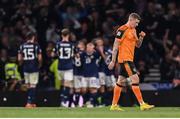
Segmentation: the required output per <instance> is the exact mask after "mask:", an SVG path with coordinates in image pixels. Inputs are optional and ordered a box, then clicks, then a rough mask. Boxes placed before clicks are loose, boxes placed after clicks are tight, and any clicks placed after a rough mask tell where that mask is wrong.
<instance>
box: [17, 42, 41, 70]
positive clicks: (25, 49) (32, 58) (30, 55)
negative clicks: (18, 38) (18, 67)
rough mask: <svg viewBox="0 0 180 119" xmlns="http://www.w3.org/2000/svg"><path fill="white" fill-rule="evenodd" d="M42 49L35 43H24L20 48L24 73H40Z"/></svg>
mask: <svg viewBox="0 0 180 119" xmlns="http://www.w3.org/2000/svg"><path fill="white" fill-rule="evenodd" d="M41 52H42V51H41V48H40V46H39V45H38V44H35V43H28V42H27V43H24V44H22V45H21V46H20V48H19V50H18V53H20V54H22V56H23V71H24V72H27V73H33V72H38V71H39V67H38V66H39V62H38V54H40V53H41Z"/></svg>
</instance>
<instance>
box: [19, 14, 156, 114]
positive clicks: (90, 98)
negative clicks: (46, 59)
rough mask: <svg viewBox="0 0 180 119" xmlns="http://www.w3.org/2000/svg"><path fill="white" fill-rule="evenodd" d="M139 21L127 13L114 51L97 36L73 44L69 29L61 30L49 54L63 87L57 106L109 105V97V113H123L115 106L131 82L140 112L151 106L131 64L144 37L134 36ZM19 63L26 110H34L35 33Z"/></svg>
mask: <svg viewBox="0 0 180 119" xmlns="http://www.w3.org/2000/svg"><path fill="white" fill-rule="evenodd" d="M139 21H140V17H139V15H138V14H136V13H132V14H130V16H129V20H128V22H127V23H126V24H125V25H123V26H121V27H119V28H118V30H117V32H116V38H115V42H114V46H113V49H112V48H110V47H106V46H105V45H104V41H103V40H102V38H100V37H99V38H96V39H95V40H93V41H92V42H89V43H85V42H84V41H78V42H77V43H74V42H72V41H71V39H70V31H69V29H63V30H62V31H61V40H58V42H57V43H56V46H55V48H54V49H53V51H52V53H51V56H52V58H54V59H58V74H59V79H60V80H61V85H62V86H61V90H60V106H69V107H70V106H71V105H72V103H73V104H74V105H75V106H79V99H80V96H82V97H83V104H84V105H87V106H89V107H94V106H98V105H110V104H111V102H109V100H110V101H111V99H110V97H113V101H112V106H111V108H110V110H116V111H123V110H122V109H121V108H119V106H118V100H119V97H120V93H121V90H122V88H123V86H124V85H123V83H124V82H126V81H127V79H130V80H131V81H130V82H131V85H132V91H133V92H134V94H135V96H136V98H137V99H138V102H139V104H140V108H141V110H146V109H151V108H153V107H154V106H153V105H148V104H147V103H144V101H143V99H142V95H141V92H140V89H139V77H138V75H137V71H136V68H135V66H134V63H133V57H134V49H135V46H136V47H140V46H141V44H142V41H143V38H144V36H145V33H144V32H141V33H140V34H139V38H138V36H137V35H136V30H135V27H136V26H137V25H138V23H139ZM117 54H118V64H119V67H120V70H119V76H118V80H117V82H116V80H115V77H114V69H115V64H116V58H117ZM18 60H19V62H20V64H21V65H23V72H24V78H25V81H26V84H27V86H28V87H29V90H28V100H27V105H26V107H30V108H32V107H36V104H35V88H36V85H37V83H38V79H39V73H38V72H39V68H40V67H41V64H42V51H41V49H40V47H39V46H38V44H37V41H36V35H35V34H34V33H29V34H27V42H26V43H24V44H23V45H21V46H20V49H19V53H18ZM113 89H114V95H113V96H112V92H113ZM105 92H106V93H105ZM98 97H101V101H98Z"/></svg>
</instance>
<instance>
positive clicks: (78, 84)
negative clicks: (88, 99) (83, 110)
mask: <svg viewBox="0 0 180 119" xmlns="http://www.w3.org/2000/svg"><path fill="white" fill-rule="evenodd" d="M81 78H82V77H81V76H74V89H75V90H74V97H75V101H74V104H75V106H79V99H80V96H81V87H82V84H81Z"/></svg>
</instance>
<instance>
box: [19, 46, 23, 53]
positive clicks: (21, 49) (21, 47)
mask: <svg viewBox="0 0 180 119" xmlns="http://www.w3.org/2000/svg"><path fill="white" fill-rule="evenodd" d="M22 53H23V46H22V45H20V47H19V49H18V54H22Z"/></svg>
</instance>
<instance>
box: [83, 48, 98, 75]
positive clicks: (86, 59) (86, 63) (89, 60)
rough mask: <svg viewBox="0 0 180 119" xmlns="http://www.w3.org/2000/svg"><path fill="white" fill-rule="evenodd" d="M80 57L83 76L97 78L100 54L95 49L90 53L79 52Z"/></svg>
mask: <svg viewBox="0 0 180 119" xmlns="http://www.w3.org/2000/svg"><path fill="white" fill-rule="evenodd" d="M81 58H82V67H83V75H84V77H97V78H98V68H99V59H100V54H99V53H98V52H96V51H95V52H94V53H93V54H91V55H90V54H87V53H86V52H84V53H82V54H81Z"/></svg>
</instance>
